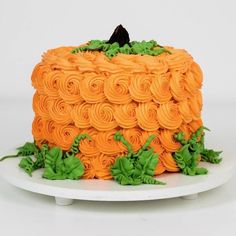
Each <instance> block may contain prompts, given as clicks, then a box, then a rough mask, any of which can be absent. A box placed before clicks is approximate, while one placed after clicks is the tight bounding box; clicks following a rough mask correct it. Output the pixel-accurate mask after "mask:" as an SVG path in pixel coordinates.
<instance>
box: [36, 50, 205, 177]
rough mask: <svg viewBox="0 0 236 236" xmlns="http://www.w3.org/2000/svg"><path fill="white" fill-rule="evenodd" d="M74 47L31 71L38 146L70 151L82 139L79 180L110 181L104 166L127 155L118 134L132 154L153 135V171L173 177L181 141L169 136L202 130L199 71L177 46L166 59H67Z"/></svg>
mask: <svg viewBox="0 0 236 236" xmlns="http://www.w3.org/2000/svg"><path fill="white" fill-rule="evenodd" d="M74 48H75V47H60V48H57V49H52V50H49V51H47V52H46V53H45V54H44V55H43V58H42V61H41V62H40V63H39V64H38V65H36V67H35V69H34V71H33V73H32V85H33V86H34V88H35V89H36V93H35V95H34V99H33V109H34V112H35V119H34V121H33V125H32V133H33V136H34V139H35V141H36V143H37V145H38V146H39V147H40V146H41V144H42V143H45V142H47V143H48V144H49V146H50V147H53V146H58V147H61V148H62V149H63V150H65V151H67V150H69V148H70V146H71V144H72V142H73V140H74V138H75V137H76V136H77V135H78V134H80V133H87V134H89V135H90V136H91V137H92V140H87V139H84V140H81V142H80V153H79V154H78V157H79V158H80V159H81V160H82V161H83V163H84V166H85V174H84V177H85V178H101V179H109V178H112V177H111V174H110V166H111V165H112V164H113V163H114V162H115V160H116V158H117V157H118V156H122V155H126V154H127V151H126V148H125V147H124V145H123V144H122V143H119V142H116V141H115V140H114V134H115V133H116V132H117V131H121V133H122V134H123V136H124V137H125V138H126V139H127V140H128V141H129V142H130V143H131V145H132V146H133V149H134V150H135V151H137V150H139V149H140V147H141V146H142V145H143V144H144V143H145V141H146V139H147V138H148V137H149V136H150V135H151V134H156V138H155V139H154V140H153V142H152V143H151V144H150V147H153V148H154V151H155V152H156V153H158V154H159V162H158V165H157V168H156V171H155V173H156V174H161V173H163V172H164V171H171V172H176V171H179V168H178V166H177V164H176V162H175V160H174V158H173V155H172V154H173V153H174V152H176V151H177V150H179V149H180V147H181V144H180V143H179V142H177V141H176V140H175V139H174V134H176V133H178V132H180V131H182V132H184V134H185V136H186V138H187V139H188V138H189V137H190V136H191V134H193V133H194V132H195V131H196V130H197V129H198V128H199V127H200V126H202V121H201V109H202V96H201V91H200V89H201V85H202V79H203V76H202V71H201V69H200V67H199V66H198V64H197V63H196V62H194V60H193V58H192V57H191V56H190V55H189V54H188V53H187V52H186V51H185V50H181V49H175V48H172V47H166V48H167V49H168V50H169V51H170V52H171V54H169V53H162V54H161V55H158V56H149V55H126V54H117V55H116V56H115V57H113V58H111V59H109V58H107V57H106V55H105V54H104V53H103V52H97V51H95V52H80V53H78V54H72V53H71V50H73V49H74Z"/></svg>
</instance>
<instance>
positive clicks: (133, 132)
mask: <svg viewBox="0 0 236 236" xmlns="http://www.w3.org/2000/svg"><path fill="white" fill-rule="evenodd" d="M122 134H123V135H124V138H125V139H126V140H127V141H128V142H129V143H130V144H131V146H132V148H133V150H134V151H135V152H137V151H138V150H139V149H140V148H141V145H142V143H141V136H142V131H141V129H139V128H132V129H123V130H122ZM122 146H123V147H124V145H123V144H122ZM124 148H125V150H126V147H124Z"/></svg>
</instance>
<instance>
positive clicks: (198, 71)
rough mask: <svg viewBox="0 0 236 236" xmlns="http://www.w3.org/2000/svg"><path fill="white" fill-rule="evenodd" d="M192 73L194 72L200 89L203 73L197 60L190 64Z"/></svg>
mask: <svg viewBox="0 0 236 236" xmlns="http://www.w3.org/2000/svg"><path fill="white" fill-rule="evenodd" d="M189 70H190V73H192V75H193V78H194V80H195V83H196V84H197V86H198V87H197V88H198V89H200V88H201V87H202V80H203V73H202V70H201V68H200V66H199V65H198V64H197V63H196V62H192V64H191V66H190V69H189Z"/></svg>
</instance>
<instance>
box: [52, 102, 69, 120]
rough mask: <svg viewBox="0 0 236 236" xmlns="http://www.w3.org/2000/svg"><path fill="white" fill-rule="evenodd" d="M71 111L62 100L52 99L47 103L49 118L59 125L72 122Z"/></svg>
mask: <svg viewBox="0 0 236 236" xmlns="http://www.w3.org/2000/svg"><path fill="white" fill-rule="evenodd" d="M71 110H72V106H71V105H69V104H67V103H66V102H64V101H63V100H62V99H53V100H50V101H49V103H48V111H49V115H50V117H51V118H52V119H53V120H54V121H55V122H57V123H59V124H69V123H70V122H72V118H71V114H70V113H71Z"/></svg>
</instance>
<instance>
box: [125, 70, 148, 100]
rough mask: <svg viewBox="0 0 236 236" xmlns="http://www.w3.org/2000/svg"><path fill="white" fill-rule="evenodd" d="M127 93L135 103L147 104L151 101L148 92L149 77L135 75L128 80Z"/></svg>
mask: <svg viewBox="0 0 236 236" xmlns="http://www.w3.org/2000/svg"><path fill="white" fill-rule="evenodd" d="M130 81H131V83H130V87H129V92H130V95H131V97H132V99H133V100H134V101H136V102H149V101H151V99H152V94H151V91H150V85H151V76H148V75H146V74H140V75H135V76H133V77H132V78H131V79H130Z"/></svg>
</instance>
